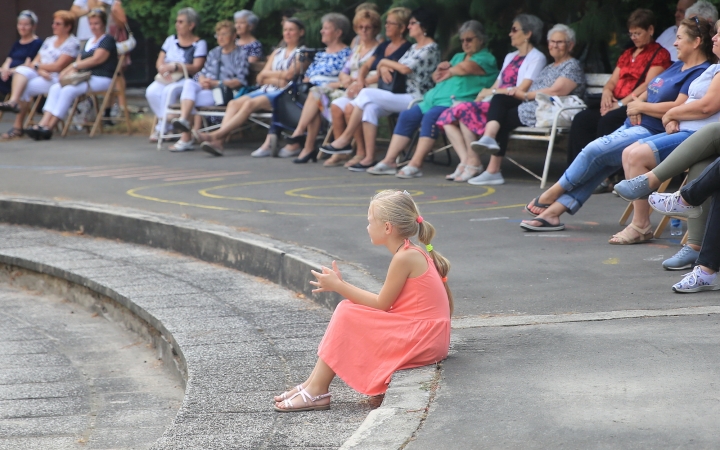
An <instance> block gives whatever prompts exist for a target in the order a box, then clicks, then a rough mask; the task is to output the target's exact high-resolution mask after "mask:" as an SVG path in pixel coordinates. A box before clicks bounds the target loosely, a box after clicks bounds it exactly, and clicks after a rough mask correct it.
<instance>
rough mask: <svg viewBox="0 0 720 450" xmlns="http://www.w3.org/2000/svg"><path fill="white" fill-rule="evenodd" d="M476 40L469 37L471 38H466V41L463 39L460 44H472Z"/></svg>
mask: <svg viewBox="0 0 720 450" xmlns="http://www.w3.org/2000/svg"><path fill="white" fill-rule="evenodd" d="M474 40H475V36H473V37H469V38H464V39H463V38H460V43H462V44H469V43H471V42H472V41H474Z"/></svg>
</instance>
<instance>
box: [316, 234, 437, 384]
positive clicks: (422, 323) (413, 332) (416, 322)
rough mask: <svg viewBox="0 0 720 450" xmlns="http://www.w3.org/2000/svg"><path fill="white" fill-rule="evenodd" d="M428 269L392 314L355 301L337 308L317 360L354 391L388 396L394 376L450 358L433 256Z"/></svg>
mask: <svg viewBox="0 0 720 450" xmlns="http://www.w3.org/2000/svg"><path fill="white" fill-rule="evenodd" d="M405 248H406V249H407V248H410V249H414V250H416V251H419V252H420V253H422V254H423V256H425V259H426V260H427V263H428V269H427V270H426V271H425V273H423V274H422V275H420V276H418V277H415V278H408V279H407V281H406V282H405V285H404V286H403V288H402V290H401V291H400V294H399V295H398V298H397V299H396V300H395V303H393V305H392V307H391V308H390V310H389V311H382V310H379V309H375V308H370V307H368V306H364V305H358V304H356V303H353V302H351V301H350V300H343V301H342V302H340V304H339V305H338V306H337V308H336V309H335V312H334V313H333V316H332V319H330V324H329V325H328V328H327V331H325V336H324V337H323V339H322V341H321V342H320V348H319V349H318V356H320V358H321V359H322V360H323V361H325V362H326V363H327V364H328V365H329V366H330V368H331V369H332V370H333V371H334V372H335V373H336V374H337V375H338V376H339V377H340V378H342V379H343V380H344V381H345V382H346V383H347V384H348V385H349V386H350V387H351V388H353V389H355V390H356V391H358V392H361V393H363V394H366V395H379V394H383V393H385V391H386V390H387V386H388V384H389V383H390V377H391V376H392V374H393V372H395V371H396V370H400V369H410V368H413V367H419V366H424V365H427V364H433V363H435V362H438V361H441V360H443V359H445V358H447V355H448V349H449V346H450V305H449V302H448V296H447V292H446V291H445V287H444V286H443V282H442V279H441V278H440V274H439V273H438V271H437V269H436V268H435V264H434V263H433V260H432V258H430V256H428V254H427V253H425V252H423V251H422V250H420V249H418V248H416V247H414V246H410V243H409V241H405Z"/></svg>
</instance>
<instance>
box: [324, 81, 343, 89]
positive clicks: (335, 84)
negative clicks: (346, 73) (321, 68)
mask: <svg viewBox="0 0 720 450" xmlns="http://www.w3.org/2000/svg"><path fill="white" fill-rule="evenodd" d="M327 87H329V88H330V89H340V88H341V87H343V85H342V83H340V82H339V81H333V82H332V83H328V84H327Z"/></svg>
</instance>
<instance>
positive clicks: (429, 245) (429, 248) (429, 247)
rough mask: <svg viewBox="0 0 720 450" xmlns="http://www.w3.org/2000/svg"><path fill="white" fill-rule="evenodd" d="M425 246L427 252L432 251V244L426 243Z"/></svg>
mask: <svg viewBox="0 0 720 450" xmlns="http://www.w3.org/2000/svg"><path fill="white" fill-rule="evenodd" d="M425 248H426V249H427V251H428V253H430V252H431V251H433V246H432V244H428V245H426V246H425Z"/></svg>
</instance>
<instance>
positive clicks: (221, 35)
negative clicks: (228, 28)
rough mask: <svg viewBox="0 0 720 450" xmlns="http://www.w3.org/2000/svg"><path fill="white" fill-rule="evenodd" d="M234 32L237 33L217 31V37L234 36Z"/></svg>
mask: <svg viewBox="0 0 720 450" xmlns="http://www.w3.org/2000/svg"><path fill="white" fill-rule="evenodd" d="M233 34H235V33H228V32H225V33H215V39H217V38H220V37H232V35H233Z"/></svg>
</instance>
